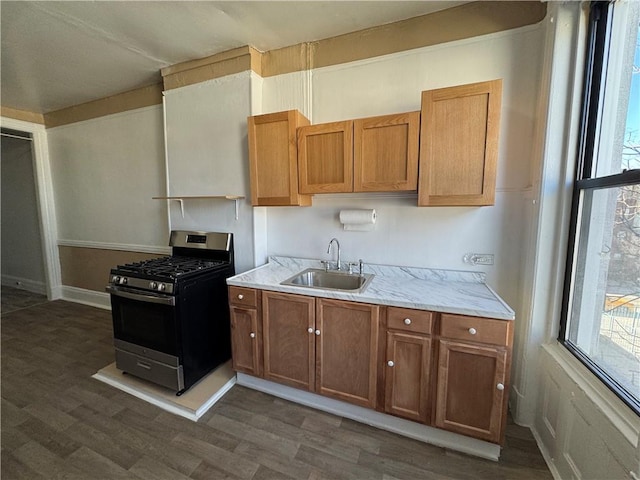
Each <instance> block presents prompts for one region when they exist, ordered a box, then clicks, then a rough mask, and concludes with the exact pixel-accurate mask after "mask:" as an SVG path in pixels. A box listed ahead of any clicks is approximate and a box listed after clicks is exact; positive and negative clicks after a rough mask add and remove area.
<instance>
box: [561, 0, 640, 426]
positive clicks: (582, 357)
mask: <svg viewBox="0 0 640 480" xmlns="http://www.w3.org/2000/svg"><path fill="white" fill-rule="evenodd" d="M613 4H614V2H613V1H595V2H592V3H591V6H590V16H589V29H588V34H587V51H586V62H585V73H584V83H583V93H582V112H581V119H580V134H579V140H578V141H579V144H578V147H579V148H578V157H577V162H576V170H575V182H574V185H573V194H572V204H571V215H570V219H569V238H568V245H567V256H566V265H565V276H564V291H563V296H562V310H561V317H560V329H559V334H558V341H559V342H560V343H561V344H562V345H563V346H564V347H565V348H567V350H568V351H569V352H571V353H572V354H573V355H574V356H575V357H576V358H577V359H578V360H579V361H580V362H582V363H583V364H584V365H585V366H586V367H587V368H588V369H589V370H590V371H591V372H592V373H593V374H594V375H595V376H596V377H598V378H599V379H600V380H601V381H602V382H603V383H604V384H605V385H606V386H607V387H608V388H609V389H610V390H611V391H613V393H614V394H615V395H617V396H618V398H620V399H621V400H622V401H623V402H624V403H625V404H626V405H627V406H628V407H629V408H630V409H631V410H633V411H634V412H635V413H636V414H638V415H640V402H638V400H637V399H636V398H634V397H633V396H631V395H630V394H629V393H628V392H627V390H626V389H625V388H624V387H622V386H621V385H620V384H619V383H618V382H617V381H616V380H615V379H614V378H613V377H611V376H610V375H609V374H608V373H607V372H606V371H605V370H603V369H602V368H600V366H599V365H598V364H596V363H595V362H594V361H593V360H592V359H591V358H590V357H589V356H588V355H586V354H585V353H584V352H583V351H582V350H581V349H580V348H578V347H577V346H576V345H575V344H574V343H572V342H571V341H570V340H569V339H568V338H567V337H568V331H567V327H568V326H569V317H570V315H571V312H570V311H569V308H570V302H571V293H572V277H573V273H574V256H575V253H576V249H577V247H578V244H577V242H576V240H577V239H578V228H579V215H580V207H581V204H582V201H581V200H582V195H583V192H586V191H588V190H595V189H600V188H609V187H616V186H625V185H630V184H636V183H639V182H640V170H639V169H635V170H625V171H623V172H621V173H619V174H615V175H609V176H605V177H594V171H593V170H594V153H595V147H596V144H597V142H598V134H599V127H600V121H601V118H600V113H601V109H602V102H603V93H604V90H603V86H604V83H605V80H606V78H605V75H606V73H607V72H606V67H607V61H608V50H609V38H610V32H611V22H612V17H613V15H612V14H613Z"/></svg>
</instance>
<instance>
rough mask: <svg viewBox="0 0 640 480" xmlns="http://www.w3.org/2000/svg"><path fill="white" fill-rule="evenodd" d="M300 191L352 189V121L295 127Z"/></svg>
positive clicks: (331, 191)
mask: <svg viewBox="0 0 640 480" xmlns="http://www.w3.org/2000/svg"><path fill="white" fill-rule="evenodd" d="M298 168H299V172H298V174H299V175H300V182H299V183H300V192H302V193H338V192H352V191H353V121H351V120H349V121H346V122H332V123H322V124H319V125H308V126H306V127H301V128H300V129H298Z"/></svg>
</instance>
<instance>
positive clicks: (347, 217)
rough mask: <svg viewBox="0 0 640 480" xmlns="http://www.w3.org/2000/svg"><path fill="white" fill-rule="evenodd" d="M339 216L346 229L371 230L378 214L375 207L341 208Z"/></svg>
mask: <svg viewBox="0 0 640 480" xmlns="http://www.w3.org/2000/svg"><path fill="white" fill-rule="evenodd" d="M338 218H339V220H340V223H341V224H342V225H343V229H344V230H346V231H352V232H370V231H372V230H374V227H375V223H376V220H377V218H378V216H377V213H376V211H375V209H345V210H340V214H339V216H338Z"/></svg>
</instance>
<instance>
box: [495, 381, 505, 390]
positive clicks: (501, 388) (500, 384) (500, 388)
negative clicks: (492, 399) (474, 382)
mask: <svg viewBox="0 0 640 480" xmlns="http://www.w3.org/2000/svg"><path fill="white" fill-rule="evenodd" d="M496 388H497V389H498V390H500V391H502V390H504V385H503V384H502V383H499V384H498V385H496Z"/></svg>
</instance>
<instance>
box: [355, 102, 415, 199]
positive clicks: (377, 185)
mask: <svg viewBox="0 0 640 480" xmlns="http://www.w3.org/2000/svg"><path fill="white" fill-rule="evenodd" d="M353 133H354V145H353V147H354V150H353V152H354V155H353V191H354V192H386V191H395V190H416V188H417V185H418V144H419V140H418V137H419V134H420V112H408V113H400V114H397V115H384V116H381V117H371V118H363V119H360V120H355V121H354V123H353Z"/></svg>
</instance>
